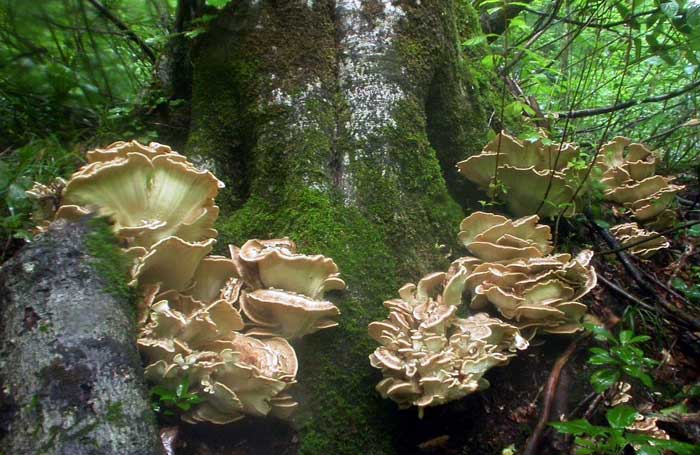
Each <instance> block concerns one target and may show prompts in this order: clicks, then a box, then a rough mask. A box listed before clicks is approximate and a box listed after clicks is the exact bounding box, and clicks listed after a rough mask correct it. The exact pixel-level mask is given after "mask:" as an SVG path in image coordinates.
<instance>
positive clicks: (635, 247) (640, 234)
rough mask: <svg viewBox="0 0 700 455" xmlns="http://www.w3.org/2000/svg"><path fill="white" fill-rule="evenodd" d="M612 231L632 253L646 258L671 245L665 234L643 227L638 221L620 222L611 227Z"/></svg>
mask: <svg viewBox="0 0 700 455" xmlns="http://www.w3.org/2000/svg"><path fill="white" fill-rule="evenodd" d="M610 233H611V234H612V235H613V236H615V238H616V239H617V240H618V241H619V242H620V245H621V246H623V247H625V248H628V249H627V251H629V252H630V253H631V254H634V255H635V256H639V257H641V258H645V259H646V258H648V257H650V256H652V255H653V254H654V253H656V252H657V251H659V250H663V249H665V248H668V247H669V245H670V243H669V241H668V239H667V238H666V237H665V236H663V235H660V234H658V233H657V232H654V231H647V230H646V229H642V228H640V227H639V225H638V224H637V223H623V224H618V225H617V226H613V227H611V228H610Z"/></svg>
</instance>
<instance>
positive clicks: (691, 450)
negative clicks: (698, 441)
mask: <svg viewBox="0 0 700 455" xmlns="http://www.w3.org/2000/svg"><path fill="white" fill-rule="evenodd" d="M651 442H652V443H653V444H654V445H655V446H656V447H659V448H661V449H665V450H671V451H673V452H675V453H676V455H700V446H698V445H695V444H687V443H685V442H678V441H666V440H663V439H652V440H651Z"/></svg>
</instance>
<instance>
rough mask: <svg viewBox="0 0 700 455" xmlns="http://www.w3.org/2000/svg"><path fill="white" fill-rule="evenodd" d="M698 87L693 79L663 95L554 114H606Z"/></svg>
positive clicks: (664, 98) (698, 83)
mask: <svg viewBox="0 0 700 455" xmlns="http://www.w3.org/2000/svg"><path fill="white" fill-rule="evenodd" d="M698 87H700V80H698V81H695V82H693V83H690V84H688V85H686V86H685V87H681V88H679V89H678V90H673V91H672V92H669V93H666V94H664V95H657V96H648V97H646V98H643V99H641V100H629V101H625V102H622V103H617V104H614V105H612V106H607V107H598V108H592V109H582V110H580V111H569V112H557V114H556V115H557V116H558V117H559V118H583V117H592V116H594V115H601V114H608V113H610V112H616V111H621V110H623V109H629V108H631V107H634V106H637V105H639V104H646V103H658V102H661V101H666V100H670V99H672V98H676V97H679V96H681V95H685V94H686V93H688V92H690V91H692V90H694V89H696V88H698Z"/></svg>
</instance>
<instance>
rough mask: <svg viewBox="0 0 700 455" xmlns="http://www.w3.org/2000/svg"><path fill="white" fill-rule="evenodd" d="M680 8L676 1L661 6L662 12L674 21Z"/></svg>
mask: <svg viewBox="0 0 700 455" xmlns="http://www.w3.org/2000/svg"><path fill="white" fill-rule="evenodd" d="M678 8H679V7H678V3H676V2H675V0H672V1H670V2H666V3H662V4H661V11H662V12H663V13H664V14H665V15H666V17H668V18H669V19H673V18H674V17H676V15H677V14H678Z"/></svg>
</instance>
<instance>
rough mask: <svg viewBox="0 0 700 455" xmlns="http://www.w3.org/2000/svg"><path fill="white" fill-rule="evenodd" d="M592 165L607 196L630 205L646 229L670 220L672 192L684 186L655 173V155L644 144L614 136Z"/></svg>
mask: <svg viewBox="0 0 700 455" xmlns="http://www.w3.org/2000/svg"><path fill="white" fill-rule="evenodd" d="M595 166H596V168H597V169H599V171H600V172H601V180H600V183H601V184H602V185H603V187H604V188H605V190H604V196H605V198H606V199H607V200H609V201H611V202H614V203H616V204H620V205H622V206H624V207H626V208H628V209H630V211H631V212H632V215H633V216H634V218H636V219H637V220H638V221H639V222H640V223H642V224H644V226H645V227H646V228H648V229H664V228H668V227H670V226H671V225H672V224H673V222H674V221H675V219H676V212H675V210H673V208H672V207H673V205H674V201H675V196H676V193H678V192H679V191H681V190H682V189H683V188H684V187H683V186H682V185H674V184H672V183H671V182H672V181H673V179H672V178H669V177H664V176H661V175H656V156H655V155H654V153H652V152H651V151H650V150H649V149H648V148H647V147H646V146H645V145H644V144H639V143H633V142H632V141H631V140H630V139H628V138H625V137H622V136H618V137H615V138H614V139H613V140H612V141H610V142H608V143H607V144H605V145H603V146H602V147H601V149H600V151H599V152H598V158H597V159H596V163H595Z"/></svg>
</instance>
